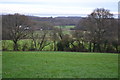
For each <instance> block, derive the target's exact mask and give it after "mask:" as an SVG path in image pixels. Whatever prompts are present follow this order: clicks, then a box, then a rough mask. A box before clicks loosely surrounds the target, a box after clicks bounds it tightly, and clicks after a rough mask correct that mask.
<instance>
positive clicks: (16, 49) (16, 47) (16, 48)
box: [14, 41, 18, 51]
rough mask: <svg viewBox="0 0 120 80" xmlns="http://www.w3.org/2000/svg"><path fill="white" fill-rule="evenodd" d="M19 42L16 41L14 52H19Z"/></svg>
mask: <svg viewBox="0 0 120 80" xmlns="http://www.w3.org/2000/svg"><path fill="white" fill-rule="evenodd" d="M17 42H18V41H14V51H18V43H17Z"/></svg>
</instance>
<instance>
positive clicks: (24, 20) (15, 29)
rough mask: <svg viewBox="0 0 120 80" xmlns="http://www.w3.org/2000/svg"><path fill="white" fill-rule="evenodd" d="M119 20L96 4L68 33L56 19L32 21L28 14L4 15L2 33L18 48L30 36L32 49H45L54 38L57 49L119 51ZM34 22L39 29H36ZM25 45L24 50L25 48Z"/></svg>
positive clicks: (54, 45)
mask: <svg viewBox="0 0 120 80" xmlns="http://www.w3.org/2000/svg"><path fill="white" fill-rule="evenodd" d="M118 22H119V19H115V18H114V15H113V14H112V13H110V11H109V10H107V9H104V8H97V9H95V10H94V11H93V12H92V13H91V14H89V15H88V16H87V17H86V18H83V19H82V20H80V21H79V22H78V24H77V25H76V27H75V28H74V29H72V30H71V32H70V33H69V34H64V31H63V29H62V28H61V27H60V28H57V27H54V26H55V25H54V23H51V22H48V21H44V22H39V21H31V20H30V19H29V18H28V17H27V16H25V15H20V14H14V15H11V14H9V15H3V16H2V26H3V28H2V37H3V38H5V39H10V40H12V41H13V43H14V46H13V49H14V50H15V51H17V50H18V47H19V45H18V41H20V40H22V39H30V40H31V47H30V49H29V50H39V51H42V50H43V48H44V47H45V46H48V45H50V44H51V42H52V50H54V51H76V52H117V53H119V52H120V42H119V35H118V29H119V28H118V26H119V25H118ZM35 26H37V27H39V29H40V30H36V29H35ZM60 26H62V25H60ZM8 45H9V44H8ZM26 45H27V44H24V46H23V50H26V49H25V48H26Z"/></svg>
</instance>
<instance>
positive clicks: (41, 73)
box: [3, 51, 118, 78]
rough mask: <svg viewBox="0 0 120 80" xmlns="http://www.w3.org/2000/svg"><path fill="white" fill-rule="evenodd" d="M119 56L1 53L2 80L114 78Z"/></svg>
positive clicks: (73, 53) (26, 52) (100, 54)
mask: <svg viewBox="0 0 120 80" xmlns="http://www.w3.org/2000/svg"><path fill="white" fill-rule="evenodd" d="M117 77H118V54H111V53H106V54H102V53H81V52H57V51H42V52H40V51H35V52H30V51H24V52H23V51H18V52H15V51H11V52H10V51H4V52H3V78H117Z"/></svg>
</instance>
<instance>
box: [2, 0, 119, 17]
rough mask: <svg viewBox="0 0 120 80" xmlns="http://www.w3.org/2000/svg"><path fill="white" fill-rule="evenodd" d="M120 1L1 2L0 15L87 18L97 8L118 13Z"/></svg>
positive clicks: (15, 0)
mask: <svg viewBox="0 0 120 80" xmlns="http://www.w3.org/2000/svg"><path fill="white" fill-rule="evenodd" d="M118 1H119V0H0V11H1V12H0V13H21V14H26V15H34V16H79V15H80V16H86V15H87V14H90V13H91V12H92V11H93V10H94V9H95V8H105V9H109V10H110V12H111V13H114V14H117V13H118Z"/></svg>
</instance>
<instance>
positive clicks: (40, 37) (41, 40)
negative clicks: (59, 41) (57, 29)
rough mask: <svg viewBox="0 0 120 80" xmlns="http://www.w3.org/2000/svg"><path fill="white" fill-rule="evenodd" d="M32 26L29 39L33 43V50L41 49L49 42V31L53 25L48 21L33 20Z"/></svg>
mask: <svg viewBox="0 0 120 80" xmlns="http://www.w3.org/2000/svg"><path fill="white" fill-rule="evenodd" d="M34 27H37V29H35V28H33V29H32V32H31V39H32V43H33V48H34V50H40V51H42V50H43V48H44V47H45V46H47V45H49V44H50V42H49V41H48V39H49V36H50V34H49V32H50V31H51V29H52V27H53V25H52V24H51V23H49V22H37V21H36V22H35V25H34Z"/></svg>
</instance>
